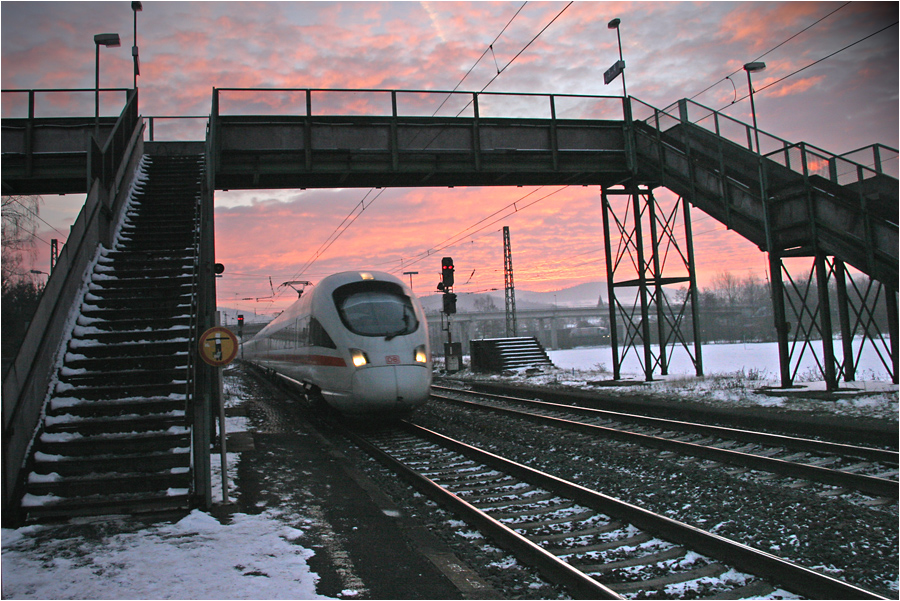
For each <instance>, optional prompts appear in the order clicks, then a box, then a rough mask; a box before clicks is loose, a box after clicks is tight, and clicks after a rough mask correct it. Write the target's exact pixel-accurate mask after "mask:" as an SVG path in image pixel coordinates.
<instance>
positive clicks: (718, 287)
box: [713, 271, 741, 305]
mask: <svg viewBox="0 0 900 601" xmlns="http://www.w3.org/2000/svg"><path fill="white" fill-rule="evenodd" d="M713 285H714V290H715V292H716V296H718V297H719V298H720V299H722V300H723V301H725V303H726V304H727V305H735V304H737V302H738V300H739V299H740V293H741V281H740V280H739V279H738V278H737V276H735V275H734V274H733V273H731V272H730V271H720V272H718V273H717V274H716V275H715V277H714V278H713Z"/></svg>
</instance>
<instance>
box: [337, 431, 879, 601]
mask: <svg viewBox="0 0 900 601" xmlns="http://www.w3.org/2000/svg"><path fill="white" fill-rule="evenodd" d="M401 426H402V427H403V428H404V429H405V430H407V431H408V432H409V433H410V434H412V435H413V436H416V437H420V438H425V439H428V440H430V441H432V442H435V443H437V444H439V445H441V446H443V447H445V448H448V449H451V450H453V451H456V452H458V453H461V454H463V455H465V456H467V457H469V458H470V459H473V460H475V461H478V462H481V463H484V464H486V465H489V466H491V467H493V468H495V469H497V470H500V471H502V472H505V473H507V474H510V475H513V476H515V477H517V478H520V479H522V480H524V481H527V482H529V483H532V484H535V485H538V486H541V487H543V488H546V489H547V490H549V491H551V492H554V493H556V494H559V495H562V496H565V497H567V498H569V499H572V500H574V501H576V502H577V503H580V504H583V505H585V506H586V507H589V508H591V509H594V510H595V511H599V512H602V513H604V514H606V515H609V516H611V517H615V518H618V519H621V520H625V521H627V522H629V523H631V524H633V525H635V526H637V527H638V528H640V529H642V530H646V531H647V532H649V533H651V534H653V535H655V536H659V537H660V538H663V539H666V540H668V541H670V542H676V543H680V544H683V545H686V546H688V547H690V548H691V549H693V550H695V551H697V552H700V553H705V554H708V555H710V556H711V557H713V558H715V559H718V560H722V561H726V562H728V563H729V564H731V565H733V566H735V567H737V568H738V569H740V570H743V571H746V572H748V573H750V574H754V575H756V576H759V577H761V578H763V579H766V580H769V581H772V582H773V583H776V584H777V585H778V586H780V587H783V588H784V589H786V590H789V591H791V592H794V593H797V594H800V595H803V596H808V597H810V598H821V599H884V597H881V596H879V595H876V594H875V593H872V592H871V591H867V590H865V589H863V588H860V587H857V586H855V585H852V584H849V583H846V582H843V581H841V580H837V579H835V578H832V577H830V576H826V575H824V574H820V573H818V572H815V571H813V570H810V569H808V568H804V567H802V566H799V565H797V564H794V563H791V562H789V561H786V560H784V559H781V558H780V557H776V556H774V555H771V554H769V553H765V552H763V551H759V550H757V549H753V548H752V547H749V546H747V545H743V544H741V543H737V542H735V541H732V540H729V539H726V538H723V537H721V536H718V535H716V534H712V533H710V532H706V531H704V530H701V529H699V528H695V527H693V526H690V525H688V524H684V523H682V522H678V521H676V520H673V519H671V518H668V517H665V516H662V515H658V514H655V513H652V512H650V511H648V510H646V509H642V508H640V507H637V506H635V505H632V504H630V503H626V502H624V501H620V500H618V499H615V498H613V497H609V496H607V495H604V494H602V493H599V492H596V491H593V490H590V489H587V488H584V487H583V486H580V485H578V484H574V483H572V482H569V481H566V480H563V479H561V478H558V477H556V476H553V475H550V474H547V473H544V472H541V471H539V470H536V469H533V468H530V467H528V466H526V465H523V464H520V463H517V462H514V461H511V460H509V459H506V458H504V457H501V456H499V455H495V454H493V453H490V452H488V451H484V450H482V449H479V448H477V447H473V446H471V445H468V444H466V443H463V442H461V441H458V440H454V439H452V438H449V437H447V436H445V435H443V434H440V433H438V432H434V431H432V430H428V429H425V428H422V427H420V426H416V425H414V424H411V423H409V422H401ZM348 436H350V437H351V438H352V439H353V440H354V441H355V442H357V443H358V444H360V443H361V444H360V446H362V447H363V448H364V449H366V450H367V451H369V450H371V451H374V455H375V456H376V457H377V458H378V459H380V460H382V461H383V462H385V463H386V464H387V465H388V466H389V467H391V468H392V469H393V468H395V467H396V468H397V469H398V471H399V473H401V474H402V475H403V476H404V477H406V478H408V479H409V480H410V482H412V483H413V484H414V486H416V487H417V488H418V489H419V490H420V491H421V492H423V493H426V494H431V492H434V493H435V494H437V495H439V496H438V497H437V498H438V499H439V500H440V501H441V502H442V503H444V504H445V506H448V505H449V506H450V508H451V510H453V509H458V510H459V511H460V512H461V513H463V514H464V515H465V516H466V517H471V518H472V519H473V520H476V521H477V523H478V524H479V527H480V526H481V524H482V522H483V523H484V524H486V525H489V526H492V524H491V523H492V522H496V520H494V519H493V518H489V517H487V516H485V518H482V517H480V516H481V514H482V512H481V511H479V510H478V509H476V508H475V507H474V506H472V505H470V504H469V503H466V502H465V501H463V500H462V499H459V497H458V496H457V495H454V494H453V493H450V492H448V491H445V490H444V489H443V488H441V487H440V486H439V485H438V484H437V483H435V482H433V481H432V480H430V479H428V478H426V477H425V476H422V475H420V474H419V473H418V472H416V471H415V470H413V469H412V468H410V467H408V466H406V465H404V464H402V463H401V462H400V461H399V460H397V459H395V458H394V457H392V456H391V455H390V454H388V453H387V452H385V451H382V450H381V449H379V448H377V446H376V445H375V444H373V443H371V442H369V441H367V440H365V439H363V438H362V437H361V436H359V435H357V434H353V433H348ZM469 514H472V515H471V516H470V515H469ZM496 523H497V524H498V525H499V527H500V530H498V532H501V531H503V532H505V531H508V533H505V534H502V535H499V536H498V538H499V539H500V540H502V541H504V542H506V543H507V544H511V545H518V544H519V543H520V542H522V541H524V542H525V543H527V544H526V545H524V546H522V547H517V548H516V551H515V552H516V553H520V554H522V557H520V558H522V559H523V561H527V560H528V559H541V558H543V557H544V556H545V555H549V554H548V553H547V552H546V551H544V550H543V549H542V548H541V547H539V546H537V545H535V544H534V543H532V542H531V541H529V540H528V539H526V538H524V537H522V536H521V535H519V534H518V533H516V532H515V531H511V530H510V529H509V528H507V527H506V526H504V525H503V524H499V522H496ZM492 527H493V526H492ZM490 534H491V535H495V536H496V535H497V534H495V533H494V532H490ZM534 547H536V548H537V549H538V550H540V552H539V553H538V552H535V551H534V550H533V548H534ZM526 549H528V551H526ZM532 553H534V555H533V556H532V555H531V554H532ZM554 559H555V557H554ZM557 561H558V560H557ZM565 565H566V566H568V564H565ZM556 569H557V570H559V571H558V572H557V573H556V577H557V578H559V577H562V576H563V575H564V574H567V573H569V572H570V570H574V568H571V566H569V568H568V569H567V568H561V567H557V568H556ZM575 571H576V572H578V570H575ZM578 573H579V574H581V572H578ZM548 576H549V575H548ZM583 576H584V578H586V579H588V580H590V581H591V582H596V581H594V580H593V579H592V578H590V577H588V576H586V575H583ZM584 584H585V585H589V584H590V583H584ZM600 586H602V585H600ZM591 588H593V587H592V586H591ZM603 589H605V591H607V592H606V594H611V595H613V596H604V597H600V595H599V592H597V591H595V592H590V589H587V588H586V589H579V590H578V594H579V595H580V594H585V593H586V594H588V595H593V597H592V598H621V597H619V596H618V594H617V593H615V592H614V591H612V589H606V587H603Z"/></svg>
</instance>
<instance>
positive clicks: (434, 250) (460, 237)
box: [394, 186, 569, 271]
mask: <svg viewBox="0 0 900 601" xmlns="http://www.w3.org/2000/svg"><path fill="white" fill-rule="evenodd" d="M568 187H569V186H563V187H562V188H559V189H557V190H554V191H553V192H550V193H548V194H545V195H544V196H541V197H540V198H537V199H535V200H533V201H531V202H529V203H528V204H526V205H524V206H522V207H519V206H518V204H517V203H519V202H521V201H522V200H523V199H524V198H527V197H528V196H530V195H531V194H533V193H534V192H536V191H537V190H533V191H531V192H529V193H528V194H526V195H525V196H523V197H522V198H520V199H518V200H515V201H513V202H511V203H509V204H508V205H506V206H505V207H503V208H501V209H500V210H498V211H494V212H493V213H491V215H489V216H487V217H484V218H483V219H481V220H480V221H478V222H477V223H475V224H473V225H470V226H469V227H467V228H465V229H464V230H462V231H460V232H458V233H456V234H454V235H453V236H450V237H449V238H446V239H445V240H444V241H443V242H441V243H439V244H438V245H436V246H433V247H431V248H430V249H428V250H426V251H424V252H422V253H419V256H418V258H415V259H413V260H412V261H408V262H405V263H404V265H403V268H406V267H409V266H410V265H415V264H416V263H418V262H419V261H421V260H423V259H426V258H428V257H430V256H431V255H432V254H434V253H437V252H438V251H441V250H444V249H445V248H449V247H451V246H455V245H456V244H459V243H460V242H462V241H463V240H464V239H466V238H471V237H473V236H474V235H475V234H477V233H478V232H481V231H483V230H485V229H486V228H489V227H490V226H492V225H494V224H495V223H497V222H499V221H501V220H503V219H505V218H507V217H509V216H510V215H512V214H513V213H517V212H519V211H524V210H525V209H527V208H528V207H531V206H533V205H535V204H537V203H539V202H541V201H542V200H544V199H546V198H549V197H551V196H553V195H555V194H558V193H560V192H562V191H563V190H565V189H566V188H568ZM541 188H543V186H541ZM541 188H538V190H540V189H541ZM510 207H513V209H514V210H513V213H507V214H505V215H502V216H500V217H498V218H497V219H495V220H493V221H491V222H490V223H488V224H486V225H484V226H482V227H480V228H478V229H477V230H475V231H474V232H472V233H471V234H468V235H463V234H465V233H466V232H467V231H469V230H471V229H472V228H473V227H475V226H476V225H478V224H479V223H483V222H484V221H486V220H488V219H490V218H491V217H493V216H494V215H497V214H499V213H501V212H503V211H504V210H508V209H509V208H510ZM455 238H458V239H457V240H455V241H453V242H449V241H451V240H454V239H455ZM444 242H447V244H444ZM441 245H443V246H441ZM396 269H397V268H395V269H394V271H396Z"/></svg>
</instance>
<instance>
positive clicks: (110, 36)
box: [94, 33, 122, 48]
mask: <svg viewBox="0 0 900 601" xmlns="http://www.w3.org/2000/svg"><path fill="white" fill-rule="evenodd" d="M94 43H95V44H97V45H98V46H107V47H113V48H115V47H118V46H121V45H122V41H121V40H119V34H117V33H98V34H97V35H95V36H94Z"/></svg>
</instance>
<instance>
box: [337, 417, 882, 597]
mask: <svg viewBox="0 0 900 601" xmlns="http://www.w3.org/2000/svg"><path fill="white" fill-rule="evenodd" d="M345 433H346V435H347V436H349V437H350V438H352V439H353V440H354V441H355V442H356V443H357V444H358V445H359V446H360V447H361V448H363V449H364V450H366V451H367V452H368V453H370V454H371V455H373V456H374V457H375V458H377V459H378V460H379V461H381V462H382V463H383V464H384V465H386V466H387V467H388V468H390V469H391V470H393V471H395V472H397V473H398V474H400V475H402V476H403V477H404V478H406V479H407V480H408V481H409V482H410V483H411V484H412V485H413V486H414V487H416V488H417V489H418V490H419V491H421V492H422V493H424V494H426V495H428V496H429V497H431V498H433V499H434V500H435V501H437V502H439V503H440V504H442V505H443V506H445V507H446V508H448V509H449V510H451V511H453V512H454V513H457V514H458V515H460V516H461V517H462V518H463V519H464V520H465V521H466V522H467V523H469V524H470V525H472V526H475V527H477V528H478V529H479V530H481V531H482V532H483V533H484V534H486V535H487V536H490V537H491V538H492V539H493V540H494V541H495V542H496V543H497V544H500V545H501V546H503V547H505V548H506V549H507V551H509V552H511V553H513V554H514V555H515V556H516V557H517V558H518V559H519V560H520V561H522V562H523V563H526V564H529V565H532V566H534V567H536V568H537V569H539V570H540V571H541V572H542V573H543V574H544V576H545V577H546V578H547V579H548V580H551V581H553V582H555V583H557V584H559V585H562V586H564V587H566V588H567V589H568V590H569V591H570V592H571V593H572V594H573V596H575V597H579V598H591V599H601V598H602V599H620V598H636V597H640V598H647V597H650V598H720V599H738V598H746V597H754V598H761V597H771V596H773V595H779V594H786V592H789V593H793V594H794V595H801V596H803V597H808V598H828V599H837V598H841V599H881V598H884V597H880V596H878V595H876V594H874V593H871V592H869V591H866V590H864V589H862V588H859V587H856V586H853V585H851V584H848V583H845V582H842V581H840V580H837V579H835V578H831V577H829V576H825V575H823V574H820V573H818V572H815V571H812V570H809V569H806V568H803V567H801V566H798V565H796V564H793V563H790V562H787V561H785V560H783V559H780V558H778V557H776V556H774V555H771V554H768V553H764V552H761V551H757V550H755V549H752V548H750V547H748V546H746V545H742V544H739V543H736V542H733V541H730V540H728V539H725V538H723V537H721V536H718V535H715V534H711V533H709V532H706V531H704V530H700V529H697V528H694V527H692V526H689V525H687V524H684V523H681V522H677V521H675V520H672V519H670V518H667V517H665V516H662V515H658V514H654V513H652V512H650V511H647V510H645V509H642V508H639V507H636V506H634V505H631V504H628V503H625V502H622V501H619V500H616V499H614V498H612V497H609V496H607V495H603V494H601V493H598V492H595V491H592V490H589V489H587V488H584V487H582V486H579V485H577V484H574V483H571V482H567V481H565V480H563V479H561V478H558V477H555V476H552V475H550V474H546V473H543V472H540V471H538V470H535V469H533V468H530V467H527V466H524V465H522V464H519V463H516V462H513V461H510V460H508V459H504V458H503V457H500V456H498V455H495V454H492V453H489V452H487V451H484V450H481V449H478V448H475V447H473V446H470V445H467V444H465V443H462V442H459V441H457V440H453V439H451V438H449V437H447V436H444V435H442V434H439V433H437V432H434V431H431V430H427V429H425V428H422V427H419V426H415V425H413V424H410V423H407V422H403V423H402V424H400V425H399V426H398V427H394V428H389V429H385V430H380V431H375V432H366V433H361V432H359V431H354V430H348V431H346V432H345Z"/></svg>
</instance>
